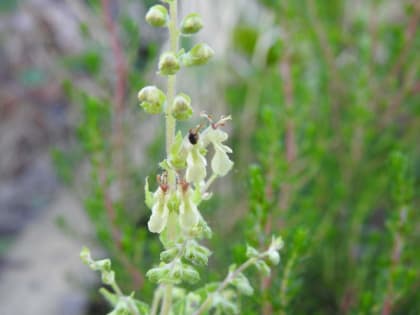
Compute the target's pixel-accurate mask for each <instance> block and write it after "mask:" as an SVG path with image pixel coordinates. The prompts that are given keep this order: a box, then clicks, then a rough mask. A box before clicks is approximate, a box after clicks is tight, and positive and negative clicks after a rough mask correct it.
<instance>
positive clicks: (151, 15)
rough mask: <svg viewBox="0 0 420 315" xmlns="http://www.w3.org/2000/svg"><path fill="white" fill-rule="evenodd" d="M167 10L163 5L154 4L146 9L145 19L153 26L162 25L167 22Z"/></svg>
mask: <svg viewBox="0 0 420 315" xmlns="http://www.w3.org/2000/svg"><path fill="white" fill-rule="evenodd" d="M168 20H169V15H168V10H166V8H165V7H164V6H163V5H160V4H158V5H154V6H153V7H151V8H150V9H149V11H147V14H146V21H147V23H149V24H150V25H152V26H154V27H164V26H166V25H167V24H168Z"/></svg>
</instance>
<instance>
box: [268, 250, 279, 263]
mask: <svg viewBox="0 0 420 315" xmlns="http://www.w3.org/2000/svg"><path fill="white" fill-rule="evenodd" d="M267 258H268V263H270V264H271V265H272V266H275V265H278V264H279V262H280V254H279V253H278V252H277V251H275V250H270V251H269V252H268V255H267Z"/></svg>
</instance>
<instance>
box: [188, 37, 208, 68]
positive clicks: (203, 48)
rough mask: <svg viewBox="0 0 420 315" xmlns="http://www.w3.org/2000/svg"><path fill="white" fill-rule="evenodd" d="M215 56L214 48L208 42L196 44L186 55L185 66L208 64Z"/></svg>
mask: <svg viewBox="0 0 420 315" xmlns="http://www.w3.org/2000/svg"><path fill="white" fill-rule="evenodd" d="M213 56H214V50H213V49H211V47H210V46H209V45H207V44H204V43H201V44H197V45H195V46H194V47H193V48H192V49H191V50H190V51H189V52H188V53H187V54H186V55H184V58H183V63H184V65H185V66H187V67H190V66H199V65H204V64H206V63H207V62H208V61H209V60H210V59H211V58H212V57H213Z"/></svg>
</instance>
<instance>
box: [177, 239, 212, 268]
mask: <svg viewBox="0 0 420 315" xmlns="http://www.w3.org/2000/svg"><path fill="white" fill-rule="evenodd" d="M210 255H211V252H210V250H208V249H207V248H206V247H204V246H201V245H199V244H198V243H197V242H195V241H190V242H189V243H188V244H187V246H186V248H185V254H184V257H185V259H188V260H189V261H191V262H192V263H193V264H195V265H200V266H205V265H207V264H208V261H209V256H210Z"/></svg>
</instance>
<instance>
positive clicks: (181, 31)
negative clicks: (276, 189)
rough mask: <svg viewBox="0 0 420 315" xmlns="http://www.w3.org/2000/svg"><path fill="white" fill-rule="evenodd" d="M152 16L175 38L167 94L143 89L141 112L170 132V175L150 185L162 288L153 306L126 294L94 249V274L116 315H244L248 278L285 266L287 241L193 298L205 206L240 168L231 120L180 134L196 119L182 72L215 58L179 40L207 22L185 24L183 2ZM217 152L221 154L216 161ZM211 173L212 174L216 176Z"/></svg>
mask: <svg viewBox="0 0 420 315" xmlns="http://www.w3.org/2000/svg"><path fill="white" fill-rule="evenodd" d="M163 2H164V3H166V4H167V5H168V6H169V10H168V9H167V8H166V7H165V6H163V5H155V6H153V7H152V8H150V9H149V11H148V12H147V14H146V20H147V22H148V23H149V24H150V25H152V26H155V27H166V28H167V29H168V30H169V35H170V48H169V50H168V51H166V52H164V53H163V54H162V55H161V56H160V58H159V65H158V73H159V74H160V75H162V76H165V77H166V78H167V88H166V93H165V92H163V91H162V90H161V89H160V88H158V87H156V86H146V87H143V88H142V89H141V90H140V91H139V93H138V99H139V101H140V106H141V107H142V108H143V109H144V110H145V112H146V113H148V114H154V115H158V114H163V115H164V116H165V128H166V158H165V159H164V160H163V161H162V162H161V163H160V164H159V165H160V167H161V169H162V172H161V173H160V174H158V175H157V182H158V187H157V188H156V189H155V191H154V192H152V191H150V188H149V184H148V181H147V179H146V183H145V196H146V200H145V203H146V205H147V207H148V208H149V209H150V210H151V215H150V218H149V220H148V223H147V226H148V228H149V230H150V232H152V233H157V234H159V236H160V240H161V242H162V244H163V246H164V250H163V251H162V252H161V254H160V263H159V264H158V265H157V266H155V267H153V268H151V269H150V270H149V271H148V272H147V274H146V275H147V277H148V279H149V280H150V281H153V282H156V283H157V284H158V287H157V289H156V291H155V294H154V300H153V302H152V305H151V307H150V308H149V306H148V305H147V304H145V303H143V302H140V301H138V300H136V299H135V298H134V294H131V295H129V296H126V295H124V294H123V293H122V292H121V290H120V289H119V287H118V285H117V284H116V281H115V274H114V272H113V271H112V269H111V262H110V261H109V260H107V259H106V260H100V261H94V260H92V259H91V257H90V253H89V251H88V249H86V248H84V249H83V251H82V253H81V257H82V259H83V261H84V262H85V263H86V264H88V265H89V266H90V267H91V268H92V269H93V270H98V271H101V273H102V281H103V282H104V284H107V285H109V286H110V287H111V288H112V289H113V291H114V292H109V291H106V290H105V289H102V291H101V292H102V293H103V294H104V296H105V297H106V298H107V300H108V301H109V302H110V303H111V305H112V306H113V307H114V309H113V311H112V312H111V313H110V314H151V315H155V314H158V313H159V314H161V315H168V314H185V315H187V314H196V315H199V314H206V313H208V311H209V310H211V309H216V310H217V311H218V313H219V314H224V313H226V314H237V313H239V305H237V303H238V299H237V298H236V296H237V294H238V293H240V294H245V295H250V294H252V293H253V289H252V287H251V285H250V283H249V281H248V279H247V278H246V277H245V275H244V274H243V271H244V270H245V269H247V268H248V267H250V266H256V267H257V268H258V269H259V270H260V271H262V272H269V271H270V267H269V265H276V264H278V263H279V260H280V256H279V253H278V251H279V250H280V249H281V247H282V246H283V242H282V240H281V238H276V237H273V240H272V243H271V245H270V246H269V248H268V250H266V251H264V252H259V251H257V250H256V249H254V248H252V247H248V249H247V257H248V260H247V261H246V262H245V263H243V264H242V265H240V266H239V267H237V266H235V265H232V266H231V267H230V269H229V272H228V275H227V277H226V278H225V279H224V281H222V282H220V283H212V284H208V285H205V286H204V287H203V288H201V289H198V290H196V291H195V292H189V293H188V292H186V290H185V289H182V288H181V285H182V284H183V283H190V284H193V283H196V282H197V281H198V280H199V279H200V274H199V272H198V271H197V269H196V268H197V266H206V265H207V263H208V259H209V256H210V255H211V251H210V250H209V249H208V248H206V247H205V246H203V245H201V244H200V243H199V241H200V240H201V239H204V238H210V237H211V235H212V231H211V229H210V227H209V225H208V224H207V223H206V221H205V219H204V218H203V216H202V215H201V213H200V210H199V207H200V204H201V202H203V201H205V200H208V199H209V198H211V193H210V192H209V189H210V187H211V184H212V183H213V182H214V181H215V180H216V179H217V178H219V177H223V176H225V175H227V174H228V172H229V171H230V170H231V169H232V167H233V162H232V161H231V160H230V158H229V154H231V153H232V150H231V148H230V147H228V146H227V145H226V144H225V143H226V141H227V139H228V134H227V133H226V132H225V131H223V126H224V125H225V124H226V123H227V122H228V121H229V120H230V119H231V117H230V116H222V117H221V118H220V119H219V120H216V121H214V120H213V119H212V118H211V116H209V115H206V114H202V115H201V121H199V122H198V125H193V126H192V128H191V129H190V130H189V132H188V133H187V134H186V135H182V133H181V132H180V131H178V132H177V131H176V121H177V120H188V119H190V118H191V116H192V114H193V109H192V104H193V103H194V102H193V101H192V100H191V98H190V96H188V95H187V94H186V93H184V92H179V93H178V92H177V91H176V79H177V72H178V71H179V70H180V68H181V67H191V66H198V65H203V64H206V63H207V62H208V61H209V60H210V59H211V58H212V57H213V55H214V51H213V49H211V48H210V47H209V46H208V45H207V44H205V43H199V44H197V45H195V46H194V47H193V48H192V49H191V50H190V51H187V52H186V51H185V50H184V49H180V48H179V37H180V36H190V35H192V34H194V33H197V32H198V31H199V30H200V29H201V28H202V27H203V24H202V20H201V17H200V16H199V15H198V14H196V13H191V14H188V15H187V16H186V17H185V18H184V19H183V20H182V22H181V23H180V25H178V20H177V15H178V13H177V9H178V3H177V0H165V1H163ZM209 148H211V149H212V150H211V152H214V153H213V154H212V155H211V156H209V154H208V152H209V150H208V149H209ZM209 173H210V174H209Z"/></svg>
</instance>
